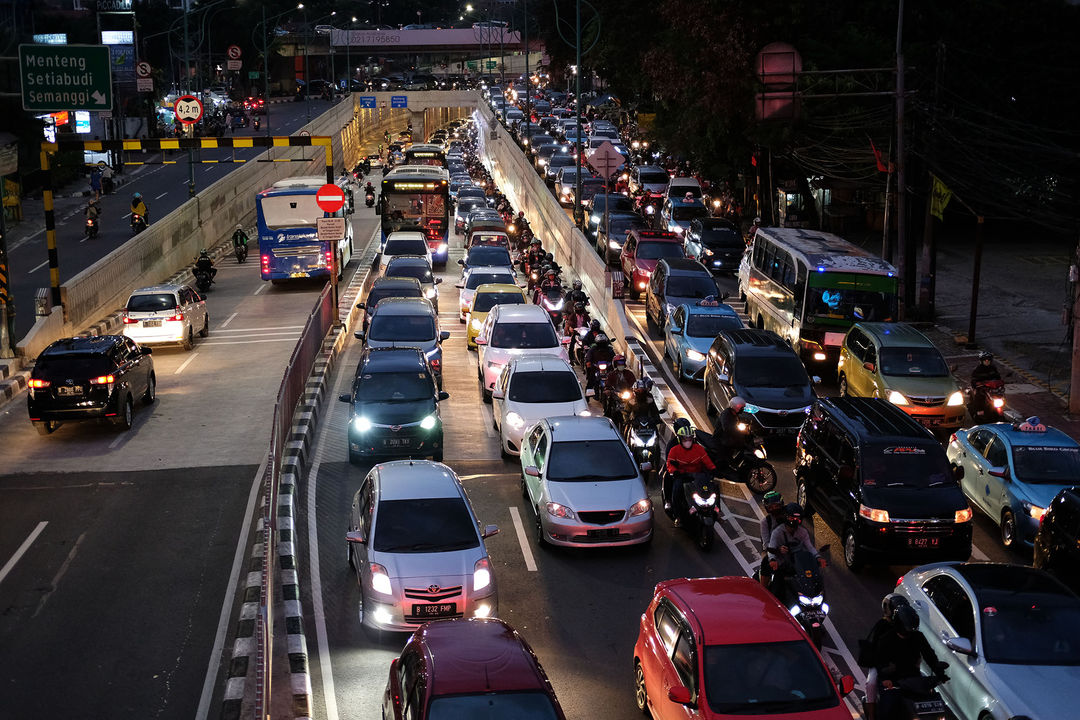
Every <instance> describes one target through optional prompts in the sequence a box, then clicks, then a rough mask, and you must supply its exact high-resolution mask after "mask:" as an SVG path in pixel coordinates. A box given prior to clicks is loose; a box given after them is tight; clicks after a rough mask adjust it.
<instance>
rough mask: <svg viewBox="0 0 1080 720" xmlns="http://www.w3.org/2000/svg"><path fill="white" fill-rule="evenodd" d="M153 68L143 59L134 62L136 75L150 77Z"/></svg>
mask: <svg viewBox="0 0 1080 720" xmlns="http://www.w3.org/2000/svg"><path fill="white" fill-rule="evenodd" d="M153 70H154V69H153V68H152V67H150V63H148V62H146V61H145V60H143V61H141V62H138V63H136V64H135V75H136V76H137V77H141V78H148V77H150V74H151V73H152V72H153Z"/></svg>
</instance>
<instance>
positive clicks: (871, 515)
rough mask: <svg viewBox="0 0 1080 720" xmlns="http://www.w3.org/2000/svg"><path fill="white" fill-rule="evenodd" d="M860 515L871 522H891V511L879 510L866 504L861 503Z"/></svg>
mask: <svg viewBox="0 0 1080 720" xmlns="http://www.w3.org/2000/svg"><path fill="white" fill-rule="evenodd" d="M859 515H862V516H863V517H864V518H866V519H867V520H869V521H870V522H876V523H887V522H889V511H888V510H878V509H877V508H872V507H867V506H866V505H859Z"/></svg>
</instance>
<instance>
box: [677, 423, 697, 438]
mask: <svg viewBox="0 0 1080 720" xmlns="http://www.w3.org/2000/svg"><path fill="white" fill-rule="evenodd" d="M680 420H685V418H680ZM675 437H677V438H679V440H680V441H681V440H693V439H694V426H693V425H691V424H690V421H689V420H686V424H685V425H679V426H678V427H677V428H675Z"/></svg>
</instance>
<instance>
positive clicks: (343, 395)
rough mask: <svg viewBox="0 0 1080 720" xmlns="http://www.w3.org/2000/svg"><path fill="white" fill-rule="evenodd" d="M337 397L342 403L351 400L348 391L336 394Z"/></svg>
mask: <svg viewBox="0 0 1080 720" xmlns="http://www.w3.org/2000/svg"><path fill="white" fill-rule="evenodd" d="M337 399H338V400H340V401H341V402H343V403H351V402H352V395H350V394H349V393H341V394H340V395H338V396H337Z"/></svg>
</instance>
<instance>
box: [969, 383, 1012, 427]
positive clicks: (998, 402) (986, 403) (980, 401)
mask: <svg viewBox="0 0 1080 720" xmlns="http://www.w3.org/2000/svg"><path fill="white" fill-rule="evenodd" d="M964 394H965V395H967V409H968V412H969V413H971V419H972V420H974V421H975V422H999V421H1000V420H1001V419H1002V418H1003V417H1004V416H1005V381H1004V380H987V381H986V382H978V383H972V385H971V387H970V388H968V389H967V390H966V391H965V393H964Z"/></svg>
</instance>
